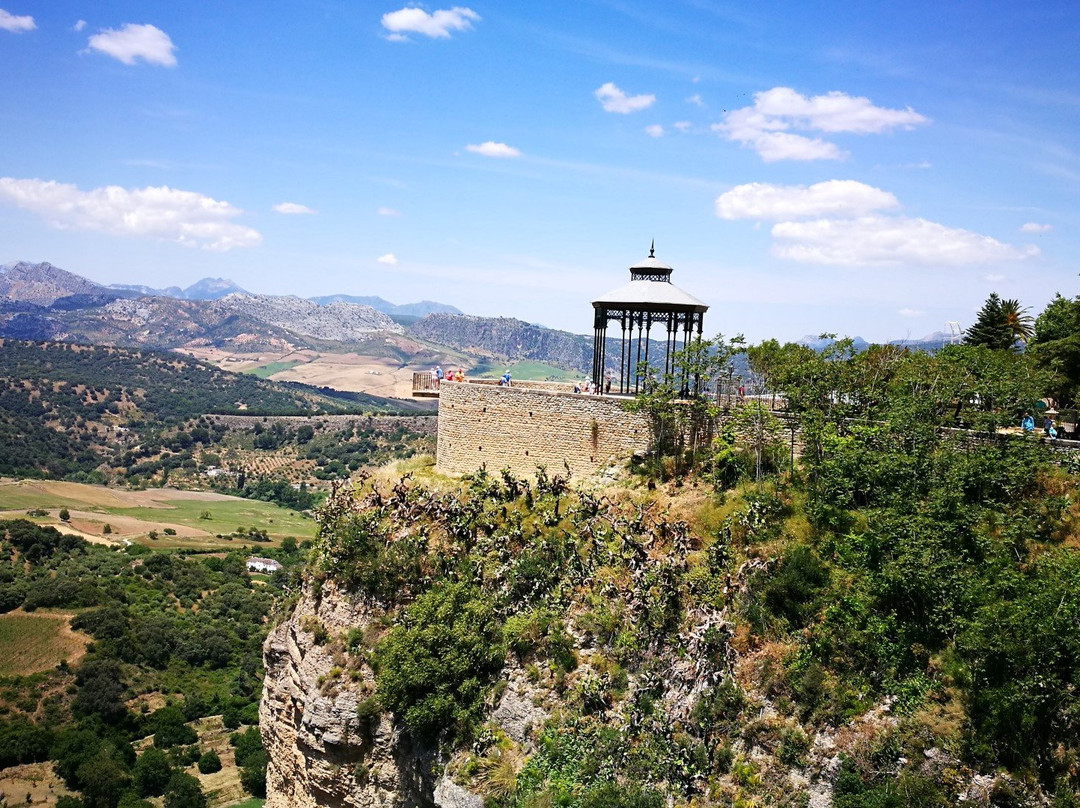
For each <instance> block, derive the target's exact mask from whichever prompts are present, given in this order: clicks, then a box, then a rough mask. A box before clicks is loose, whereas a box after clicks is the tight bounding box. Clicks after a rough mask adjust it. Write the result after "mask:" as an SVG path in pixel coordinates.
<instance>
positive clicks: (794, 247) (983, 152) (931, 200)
mask: <svg viewBox="0 0 1080 808" xmlns="http://www.w3.org/2000/svg"><path fill="white" fill-rule="evenodd" d="M463 2H464V4H463V5H460V6H454V5H451V4H449V3H447V4H441V5H440V4H426V5H422V6H417V5H413V6H403V5H402V4H401V2H400V0H399V2H397V3H395V2H385V3H384V2H371V1H370V0H362V1H359V0H358V1H357V2H305V3H295V2H294V3H285V2H274V1H273V0H265V1H264V2H258V3H256V2H219V3H213V4H210V3H205V4H202V3H200V4H187V3H175V2H170V3H165V2H145V1H143V2H131V1H130V0H129V1H128V2H94V3H90V2H74V1H72V0H64V2H37V1H34V2H31V1H30V0H0V9H2V11H0V75H3V76H4V77H5V78H4V80H3V81H0V262H3V261H9V260H16V259H22V260H31V261H46V260H47V261H51V262H52V263H54V264H57V265H59V266H62V267H64V268H65V269H69V270H71V271H73V272H77V273H79V274H82V275H85V276H87V277H90V278H92V279H93V280H97V281H99V282H103V283H145V284H149V285H156V286H166V285H172V284H179V285H187V284H189V283H192V282H194V281H195V280H197V279H199V278H201V277H204V276H222V277H229V278H232V279H234V280H235V281H237V282H238V283H239V284H240V285H241V286H243V287H245V288H247V289H249V290H251V291H257V292H266V293H273V294H297V295H301V296H313V295H318V294H328V293H332V292H342V293H349V294H356V295H368V294H373V295H381V296H382V297H385V298H387V299H389V300H392V301H394V302H398V303H404V302H411V301H414V300H418V299H421V298H426V299H434V300H439V301H443V302H446V303H452V304H454V305H456V306H458V307H459V308H461V309H462V310H464V311H466V312H469V313H475V314H485V315H498V314H501V315H510V316H515V317H520V318H522V319H525V320H529V321H532V322H540V323H543V324H545V325H549V326H553V327H559V328H566V329H569V330H572V331H577V332H579V333H584V332H587V331H589V329H590V328H591V307H590V305H589V301H591V300H592V299H594V298H596V297H598V296H600V295H601V294H603V293H604V292H606V291H608V290H609V289H611V288H614V287H616V286H619V285H621V284H622V283H624V282H625V280H626V279H627V277H628V276H627V274H626V269H627V267H628V266H629V265H630V264H632V263H634V262H635V261H636V260H638V259H639V258H642V257H644V256H645V255H646V254H647V251H648V246H649V242H650V241H651V240H652V239H655V240H656V245H657V257H659V258H661V259H662V260H664V261H666V262H668V263H670V264H672V265H673V266H674V267H675V274H674V275H673V280H674V282H675V283H677V284H678V285H680V286H681V287H683V288H684V289H686V290H687V291H688V292H690V293H692V294H694V295H695V296H697V297H699V298H701V299H703V300H705V301H706V302H707V303H709V304H710V305H711V309H710V312H709V314H708V315H707V317H706V330H708V331H711V332H713V333H716V332H723V333H725V334H728V335H731V334H735V333H740V332H741V333H744V334H745V335H746V336H747V337H748V338H750V339H751V340H754V341H757V340H760V339H763V338H767V337H773V336H775V337H778V338H781V339H795V338H798V337H801V336H802V335H804V334H809V333H819V332H822V331H834V332H839V333H844V334H850V335H860V336H863V337H865V338H867V339H871V340H875V339H876V340H883V339H890V338H902V337H905V336H910V337H919V336H922V335H924V334H926V333H929V332H932V331H938V330H941V329H942V328H943V327H944V323H945V322H946V321H958V322H960V323H961V324H962V325H965V326H966V325H970V323H971V321H972V319H973V317H974V312H975V310H977V308H978V307H979V305H980V304H981V303H982V301H983V300H984V299H985V298H986V296H987V295H988V294H989V293H990V292H991V291H995V290H996V291H998V292H999V293H1000V294H1001V295H1002V296H1004V297H1016V298H1019V299H1020V300H1021V302H1022V303H1023V304H1025V305H1029V306H1031V307H1032V309H1033V313H1036V314H1037V313H1038V311H1040V310H1041V309H1042V307H1043V306H1044V305H1045V303H1046V302H1047V301H1048V300H1049V299H1050V298H1051V297H1052V295H1053V293H1054V292H1055V291H1061V292H1063V293H1064V294H1067V295H1073V294H1076V292H1077V284H1078V278H1077V271H1078V270H1080V236H1078V233H1080V228H1078V226H1077V225H1078V224H1080V221H1078V220H1080V143H1078V142H1077V134H1076V133H1077V132H1078V131H1080V126H1078V124H1080V120H1078V118H1080V82H1078V76H1077V66H1076V59H1075V49H1076V42H1077V41H1078V40H1080V23H1078V21H1077V15H1076V14H1075V6H1074V4H1070V3H1065V2H1055V1H1054V0H1048V1H1046V2H1040V3H1037V4H1035V3H1032V4H1027V3H1024V4H1020V3H1014V2H1008V3H1006V2H1001V3H993V2H984V3H973V2H966V3H965V2H952V3H950V2H941V0H935V2H908V3H904V4H891V3H858V4H856V3H823V2H819V3H814V2H798V3H794V2H791V3H788V2H775V3H767V4H766V3H753V4H751V3H744V4H732V3H723V2H711V0H682V1H681V2H680V1H679V0H672V1H671V2H665V3H649V2H633V1H632V0H625V1H623V0H578V2H573V3H568V2H562V3H556V2H529V3H508V2H500V3H491V2H470V1H469V0H463Z"/></svg>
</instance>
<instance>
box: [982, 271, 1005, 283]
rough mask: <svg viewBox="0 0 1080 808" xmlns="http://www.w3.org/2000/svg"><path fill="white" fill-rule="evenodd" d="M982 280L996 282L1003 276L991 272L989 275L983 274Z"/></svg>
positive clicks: (1001, 279)
mask: <svg viewBox="0 0 1080 808" xmlns="http://www.w3.org/2000/svg"><path fill="white" fill-rule="evenodd" d="M983 280H984V281H990V283H998V282H999V281H1003V280H1005V276H1004V275H999V274H996V273H991V274H989V275H984V276H983Z"/></svg>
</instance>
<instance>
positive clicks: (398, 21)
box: [382, 6, 480, 42]
mask: <svg viewBox="0 0 1080 808" xmlns="http://www.w3.org/2000/svg"><path fill="white" fill-rule="evenodd" d="M479 21H480V15H479V14H477V13H476V12H475V11H473V10H472V9H471V8H464V7H462V6H454V7H453V8H450V9H441V10H439V11H433V12H431V13H430V14H428V13H427V12H426V11H424V10H423V9H422V8H403V9H399V10H398V11H391V12H390V13H388V14H383V15H382V26H383V28H385V29H386V30H387V31H389V32H390V33H389V35H387V37H386V38H387V39H389V40H391V41H392V42H405V41H408V36H406V34H421V35H423V36H426V37H430V38H431V39H449V38H450V34H451V32H452V31H468V30H470V29H471V28H472V24H473V23H474V22H479Z"/></svg>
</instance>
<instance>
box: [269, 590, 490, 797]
mask: <svg viewBox="0 0 1080 808" xmlns="http://www.w3.org/2000/svg"><path fill="white" fill-rule="evenodd" d="M382 614H383V612H382V610H381V609H378V608H373V607H371V606H370V605H368V604H365V603H364V602H363V601H362V600H360V599H357V598H356V597H350V596H349V595H347V594H345V593H344V592H342V591H341V590H339V589H338V588H337V587H336V586H335V585H334V584H332V583H326V584H324V585H323V586H322V587H320V588H317V589H308V590H307V591H306V593H305V594H304V596H303V597H302V598H301V599H300V602H299V603H298V604H297V607H296V610H295V611H294V612H293V614H292V616H291V617H290V619H289V620H287V621H286V622H284V623H282V624H281V625H280V626H278V627H277V628H275V629H274V630H273V631H272V632H271V633H270V636H269V637H268V638H267V641H266V646H265V654H264V658H265V663H266V679H265V681H264V685H263V698H262V703H261V705H260V709H259V722H260V725H261V726H262V728H263V744H264V746H265V747H266V753H267V759H268V765H267V772H266V788H267V802H266V805H267V808H315V806H355V808H406V807H407V806H409V807H411V806H441V807H442V808H482V801H481V800H480V799H479V798H477V797H476V796H475V795H472V794H470V793H469V792H467V791H466V790H465V789H463V788H461V787H460V786H457V785H455V784H454V783H453V782H451V781H449V780H447V781H442V782H440V781H439V780H438V779H437V778H436V776H435V774H434V765H433V764H434V763H435V762H436V761H435V757H434V753H433V751H432V750H431V749H423V748H418V747H416V746H415V745H414V744H413V743H412V742H411V741H410V739H409V737H408V735H407V734H406V733H404V732H402V730H401V729H400V728H399V727H397V726H396V725H395V723H394V721H393V720H392V716H390V715H389V714H382V715H378V716H376V717H371V716H368V717H366V718H365V717H362V715H361V705H362V704H363V703H364V702H365V700H366V699H368V698H369V697H370V696H371V694H372V692H373V690H374V687H375V683H374V677H373V674H372V671H371V668H370V667H369V666H368V665H366V664H364V663H363V662H362V661H361V660H360V659H359V658H358V657H356V656H353V658H352V659H351V660H350V659H349V658H348V657H349V655H348V653H347V651H346V650H345V649H344V648H343V647H342V643H341V641H340V639H341V638H342V637H344V636H345V635H346V634H347V633H348V632H350V631H359V632H361V633H364V632H371V631H377V630H378V626H377V623H378V620H379V618H380V616H381V615H382ZM350 663H351V664H350ZM345 668H347V669H348V672H347V674H346V673H345V672H344V670H343V669H345Z"/></svg>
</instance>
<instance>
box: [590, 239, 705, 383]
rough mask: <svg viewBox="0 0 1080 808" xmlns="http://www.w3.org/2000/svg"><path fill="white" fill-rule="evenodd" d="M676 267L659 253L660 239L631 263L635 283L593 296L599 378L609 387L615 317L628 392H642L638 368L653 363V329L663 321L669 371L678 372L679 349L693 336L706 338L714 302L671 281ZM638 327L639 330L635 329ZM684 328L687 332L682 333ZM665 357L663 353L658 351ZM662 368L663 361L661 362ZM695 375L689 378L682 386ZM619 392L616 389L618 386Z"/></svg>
mask: <svg viewBox="0 0 1080 808" xmlns="http://www.w3.org/2000/svg"><path fill="white" fill-rule="evenodd" d="M671 272H672V268H671V267H669V266H668V265H667V264H665V263H662V262H661V261H659V260H657V258H656V243H655V242H653V244H652V246H651V247H650V248H649V257H648V258H646V259H644V260H643V261H641V262H639V263H637V264H635V265H634V266H632V267H630V283H628V284H626V285H625V286H620V287H619V288H618V289H614V290H612V291H611V292H608V293H607V294H606V295H604V296H603V297H601V298H600V299H599V300H594V301H593V328H594V336H593V371H592V377H593V384H595V385H596V388H597V389H598V390H601V389H604V388H603V387H602V386H601V385H603V383H604V369H605V366H606V360H607V357H606V353H607V330H608V323H610V322H611V321H612V320H615V321H616V322H617V323H618V325H619V328H620V330H621V339H620V341H619V388H618V392H619V393H620V394H622V395H632V394H637V393H638V392H639V390H640V387H641V383H642V381H643V377H642V376H641V374H640V373H639V372H638V371H639V366H640V364H641V363H642V362H644V363H645V364H646V365H647V366H648V364H649V347H650V340H649V333H650V332H651V330H652V328H653V326H656V325H659V326H660V327H661V329H662V330H663V332H664V338H665V339H664V348H663V350H664V370H663V372H664V374H665V375H666V374H669V373H671V374H674V373H676V371H677V368H676V367H675V364H674V354H675V352H676V351H677V350H679V348H681V347H683V346H685V345H687V344H688V343H689V342H690V340H691V339H694V338H695V334H696V338H697V339H701V331H702V326H703V321H704V318H705V312H706V311H708V310H709V307H708V306H707V305H705V304H704V303H703V302H701V301H700V300H698V299H697V298H696V297H694V296H693V295H690V294H687V293H686V292H684V291H683V290H682V289H680V288H679V287H677V286H675V285H674V284H673V283H672V282H671ZM635 329H636V331H637V333H636V335H635ZM680 332H681V335H680ZM654 358H656V359H659V357H655V356H654ZM657 369H659V366H657ZM691 381H692V380H690V379H686V378H683V379H681V380H680V382H681V386H682V387H686V386H688V385H689V384H690V383H691ZM612 392H614V391H612Z"/></svg>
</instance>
